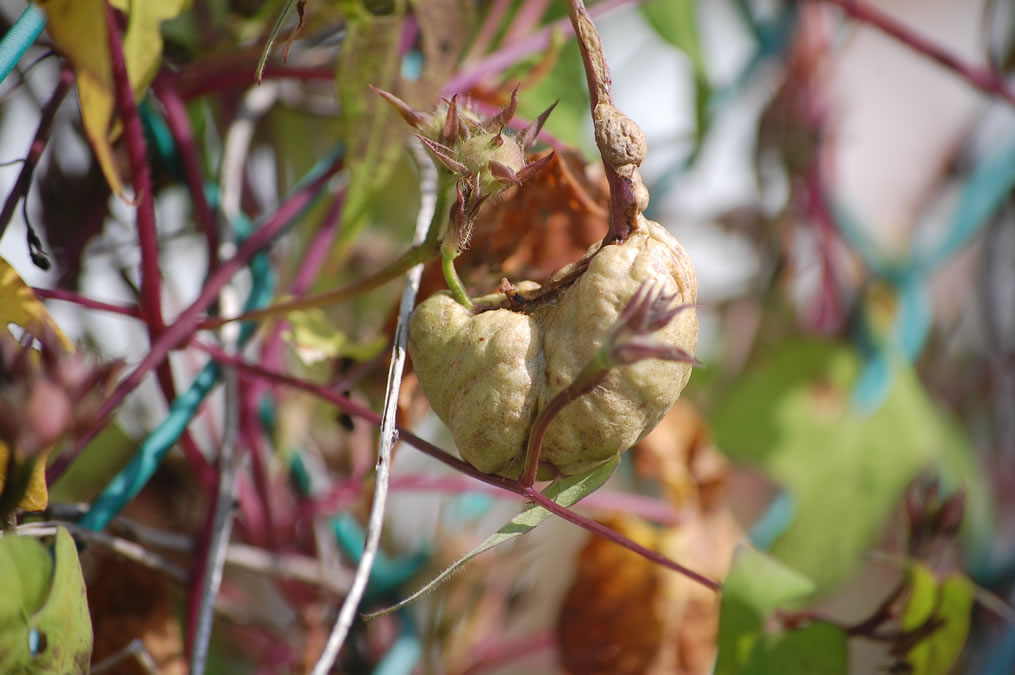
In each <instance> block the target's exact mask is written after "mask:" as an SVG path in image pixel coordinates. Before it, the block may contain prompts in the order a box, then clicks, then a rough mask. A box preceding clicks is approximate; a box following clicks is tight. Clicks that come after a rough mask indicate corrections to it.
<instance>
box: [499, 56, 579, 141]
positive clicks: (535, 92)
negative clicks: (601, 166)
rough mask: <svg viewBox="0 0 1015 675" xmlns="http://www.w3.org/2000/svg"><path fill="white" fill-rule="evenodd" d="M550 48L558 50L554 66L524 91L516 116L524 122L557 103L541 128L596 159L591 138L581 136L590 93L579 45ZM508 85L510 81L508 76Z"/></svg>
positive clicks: (510, 78)
mask: <svg viewBox="0 0 1015 675" xmlns="http://www.w3.org/2000/svg"><path fill="white" fill-rule="evenodd" d="M550 48H551V49H556V50H558V54H557V58H556V62H555V63H554V65H553V68H552V69H551V70H550V72H549V73H548V74H547V75H546V76H545V77H543V78H542V79H541V80H539V82H537V83H536V84H535V85H533V86H531V87H526V89H525V91H524V93H523V95H522V96H520V97H519V100H518V113H519V115H521V116H522V117H524V118H526V119H535V118H536V117H538V116H539V115H540V114H542V113H543V112H544V111H545V110H546V109H547V108H548V107H550V106H551V105H552V104H553V103H554V102H555V101H558V100H559V103H557V107H556V108H554V109H553V113H552V114H551V115H550V116H549V117H548V118H547V120H546V125H545V126H544V127H543V128H544V129H545V130H546V132H547V133H549V134H551V135H552V136H554V137H555V138H558V139H560V140H561V141H564V142H565V143H567V144H568V145H571V146H573V147H575V148H581V149H582V150H583V151H584V152H585V153H586V155H588V156H590V157H591V156H595V157H598V151H597V150H596V147H595V145H594V144H593V143H591V134H590V135H589V136H588V137H586V136H585V135H584V134H583V130H584V129H586V128H588V123H587V120H588V117H589V92H588V87H587V85H586V83H585V68H584V66H583V65H582V57H581V51H580V50H579V49H578V43H577V42H575V40H574V39H571V40H568V41H567V42H566V43H565V44H564V45H563V46H561V45H560V44H559V43H558V42H557V41H556V38H554V42H553V44H551V46H550ZM507 81H508V82H511V81H513V78H512V77H511V76H510V74H509V75H508V78H507Z"/></svg>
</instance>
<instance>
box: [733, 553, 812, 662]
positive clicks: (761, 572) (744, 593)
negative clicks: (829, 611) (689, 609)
mask: <svg viewBox="0 0 1015 675" xmlns="http://www.w3.org/2000/svg"><path fill="white" fill-rule="evenodd" d="M815 589H816V586H815V585H814V582H813V581H811V580H810V579H808V578H807V577H806V576H804V575H802V574H800V573H799V572H797V571H796V570H793V569H790V568H789V567H786V566H785V565H783V564H782V563H780V562H779V561H778V560H776V559H774V558H772V557H770V556H768V555H766V554H764V553H762V552H761V551H758V550H756V549H753V548H749V547H746V546H742V545H741V546H739V547H737V550H736V551H735V552H734V554H733V565H732V567H731V568H730V573H729V575H728V576H727V577H726V581H724V582H723V585H722V600H721V602H720V605H719V639H718V645H719V658H718V661H717V663H716V668H715V673H716V675H732V674H733V673H740V672H742V670H743V668H744V667H746V665H747V664H748V663H750V662H751V658H752V657H751V655H752V653H753V652H754V651H755V649H756V648H757V647H758V641H759V640H760V638H761V635H762V632H763V630H764V627H765V620H766V619H767V618H768V616H769V615H770V614H771V613H772V612H773V611H775V610H776V609H779V608H782V607H786V606H789V605H791V604H793V603H795V602H798V601H800V600H803V599H805V598H807V597H809V596H810V595H811V594H812V593H813V592H814V591H815Z"/></svg>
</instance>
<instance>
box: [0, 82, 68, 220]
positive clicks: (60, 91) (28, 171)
mask: <svg viewBox="0 0 1015 675" xmlns="http://www.w3.org/2000/svg"><path fill="white" fill-rule="evenodd" d="M73 85H74V73H73V71H71V70H69V69H67V68H63V69H61V70H60V79H59V80H57V84H56V88H55V89H54V90H53V93H52V94H51V95H50V97H49V100H48V101H46V104H45V105H44V106H43V107H42V111H41V115H40V118H39V126H38V128H37V129H36V131H35V137H34V138H33V139H32V144H31V145H30V146H28V155H27V156H26V157H25V161H24V163H23V164H22V165H21V172H20V173H19V174H18V178H17V180H16V181H15V182H14V187H13V188H12V189H11V192H10V194H8V195H7V200H6V201H5V202H4V206H3V211H0V239H2V238H3V236H4V232H5V231H6V230H7V225H8V223H10V222H11V218H12V217H13V216H14V211H15V210H16V209H17V207H18V202H19V201H21V200H22V199H28V189H29V187H30V186H31V184H32V174H33V173H34V172H35V167H36V166H37V165H38V164H39V160H40V159H41V158H42V153H43V151H44V150H45V149H46V144H47V143H48V142H49V135H50V133H51V132H52V130H53V121H54V120H55V119H56V112H57V110H59V109H60V104H61V103H63V100H64V98H66V97H67V93H68V92H70V90H71V87H72V86H73Z"/></svg>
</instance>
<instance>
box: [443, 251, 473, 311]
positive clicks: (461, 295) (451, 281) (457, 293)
mask: <svg viewBox="0 0 1015 675" xmlns="http://www.w3.org/2000/svg"><path fill="white" fill-rule="evenodd" d="M441 269H442V270H443V271H444V280H445V281H447V282H448V288H449V289H451V297H453V298H454V299H455V302H457V303H458V304H459V305H462V306H464V307H465V308H466V309H468V310H472V308H473V304H472V299H471V298H469V294H468V293H467V292H466V291H465V285H464V284H462V280H461V279H460V278H459V277H458V271H457V270H455V259H454V258H453V257H451V256H444V257H443V258H441Z"/></svg>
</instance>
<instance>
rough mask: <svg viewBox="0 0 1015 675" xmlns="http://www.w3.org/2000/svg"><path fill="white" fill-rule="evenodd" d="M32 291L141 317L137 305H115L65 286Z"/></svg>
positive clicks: (65, 300)
mask: <svg viewBox="0 0 1015 675" xmlns="http://www.w3.org/2000/svg"><path fill="white" fill-rule="evenodd" d="M32 292H33V293H35V295H37V296H38V297H40V298H42V299H43V300H61V301H63V302H72V303H74V304H75V305H80V306H81V307H84V308H85V309H94V310H98V311H101V312H110V313H112V314H119V315H120V316H129V317H131V318H132V319H140V318H141V311H140V310H139V309H138V307H137V305H116V304H113V303H111V302H103V301H102V300H94V299H92V298H89V297H86V296H84V295H81V294H80V293H77V292H75V291H70V290H67V289H65V288H32Z"/></svg>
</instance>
